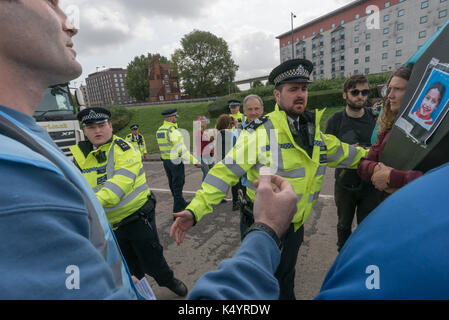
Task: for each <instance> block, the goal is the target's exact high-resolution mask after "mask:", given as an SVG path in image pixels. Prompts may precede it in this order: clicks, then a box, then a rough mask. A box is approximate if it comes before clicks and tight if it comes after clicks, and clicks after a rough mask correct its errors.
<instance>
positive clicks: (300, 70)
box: [268, 59, 313, 86]
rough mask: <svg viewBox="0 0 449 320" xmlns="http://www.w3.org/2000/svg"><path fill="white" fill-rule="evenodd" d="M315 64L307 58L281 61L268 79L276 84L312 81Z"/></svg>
mask: <svg viewBox="0 0 449 320" xmlns="http://www.w3.org/2000/svg"><path fill="white" fill-rule="evenodd" d="M312 70H313V64H312V62H310V61H309V60H306V59H293V60H287V61H285V62H283V63H281V64H280V65H279V66H277V67H276V68H274V69H273V71H271V73H270V75H269V76H268V81H269V82H270V83H271V84H274V85H275V86H277V85H279V84H283V83H289V82H307V83H308V82H312V81H311V80H310V74H311V73H312Z"/></svg>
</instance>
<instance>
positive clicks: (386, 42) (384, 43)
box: [382, 40, 388, 48]
mask: <svg viewBox="0 0 449 320" xmlns="http://www.w3.org/2000/svg"><path fill="white" fill-rule="evenodd" d="M382 47H384V48H385V47H388V40H384V41H383V42H382Z"/></svg>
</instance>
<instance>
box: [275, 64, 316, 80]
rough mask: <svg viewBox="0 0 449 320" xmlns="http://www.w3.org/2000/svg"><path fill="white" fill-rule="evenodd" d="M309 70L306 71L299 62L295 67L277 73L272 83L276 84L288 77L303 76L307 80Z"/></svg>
mask: <svg viewBox="0 0 449 320" xmlns="http://www.w3.org/2000/svg"><path fill="white" fill-rule="evenodd" d="M309 77H310V72H309V71H307V70H306V69H305V68H304V67H303V66H302V65H301V64H300V65H299V66H298V67H297V68H295V69H290V70H287V71H285V72H283V73H281V74H280V75H278V76H277V77H276V78H274V80H273V82H274V84H275V85H276V84H278V83H279V82H281V81H284V80H286V79H289V78H304V79H306V80H309Z"/></svg>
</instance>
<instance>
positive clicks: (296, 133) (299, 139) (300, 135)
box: [290, 120, 313, 157]
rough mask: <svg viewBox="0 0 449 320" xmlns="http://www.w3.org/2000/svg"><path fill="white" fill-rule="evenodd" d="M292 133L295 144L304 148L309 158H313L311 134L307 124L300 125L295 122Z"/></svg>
mask: <svg viewBox="0 0 449 320" xmlns="http://www.w3.org/2000/svg"><path fill="white" fill-rule="evenodd" d="M290 129H291V132H292V135H293V139H295V142H296V143H297V144H298V145H299V146H300V147H301V148H302V149H304V151H306V152H307V154H308V155H309V157H312V152H313V146H311V145H310V143H309V134H308V132H307V131H308V130H307V122H304V123H302V124H301V125H300V124H299V121H297V120H294V121H293V123H292V125H291V128H290Z"/></svg>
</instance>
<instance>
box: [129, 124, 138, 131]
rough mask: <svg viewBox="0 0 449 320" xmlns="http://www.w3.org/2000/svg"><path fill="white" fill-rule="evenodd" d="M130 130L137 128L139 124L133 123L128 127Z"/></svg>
mask: <svg viewBox="0 0 449 320" xmlns="http://www.w3.org/2000/svg"><path fill="white" fill-rule="evenodd" d="M129 128H130V129H131V130H137V129H139V125H138V124H133V125H132V126H131V127H129Z"/></svg>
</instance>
